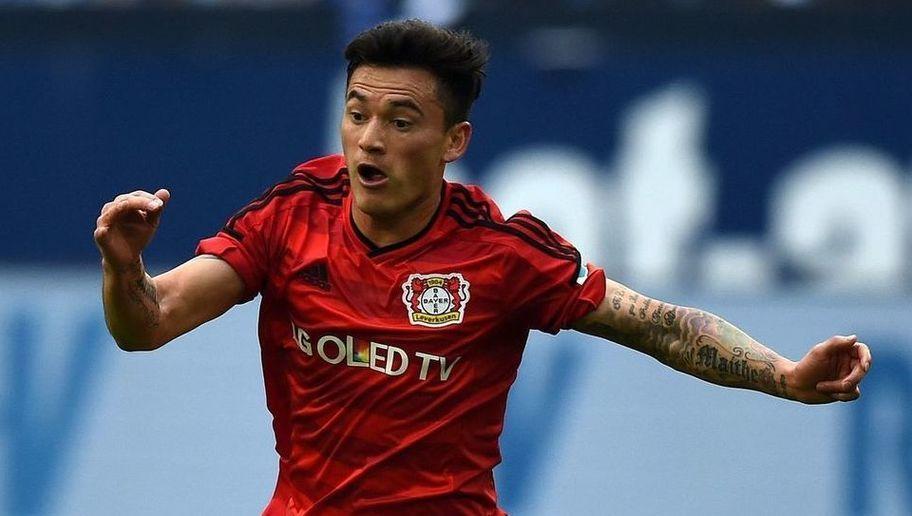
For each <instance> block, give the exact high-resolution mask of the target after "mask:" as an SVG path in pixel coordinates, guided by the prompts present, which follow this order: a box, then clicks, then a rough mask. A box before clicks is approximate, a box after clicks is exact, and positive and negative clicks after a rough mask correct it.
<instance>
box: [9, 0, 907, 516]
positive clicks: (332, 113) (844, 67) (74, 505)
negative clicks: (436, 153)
mask: <svg viewBox="0 0 912 516" xmlns="http://www.w3.org/2000/svg"><path fill="white" fill-rule="evenodd" d="M330 15H331V14H330V13H322V14H319V16H315V15H304V14H301V13H297V14H295V13H292V14H290V15H287V16H284V17H282V16H278V15H275V14H270V13H265V12H256V13H235V14H234V15H232V14H230V13H229V14H219V15H218V16H212V15H209V14H202V15H201V14H199V13H197V14H192V15H187V16H175V15H173V14H169V13H168V12H151V13H144V14H142V15H137V14H131V13H128V12H121V13H113V14H112V13H107V14H102V15H98V14H97V13H96V15H93V16H87V15H82V17H80V15H78V14H75V15H74V14H70V15H66V14H45V15H43V16H44V17H43V18H42V17H41V16H38V17H36V16H20V17H16V16H5V17H0V26H2V28H3V30H2V31H0V41H2V47H0V98H2V99H3V102H2V104H0V119H2V120H3V121H4V123H3V124H0V141H2V142H3V143H2V145H0V171H2V174H0V185H2V191H3V195H4V199H5V200H4V202H2V203H0V219H2V220H3V224H2V225H0V261H2V263H3V270H2V272H0V352H2V353H3V357H4V359H3V364H4V366H3V367H2V372H0V384H2V385H3V386H4V387H3V389H2V390H0V392H2V393H3V394H2V398H0V399H2V404H3V410H4V417H3V418H2V419H0V443H2V446H0V450H2V451H0V457H2V458H0V512H5V513H10V514H123V513H129V514H199V513H209V514H249V513H254V512H255V511H256V510H257V509H258V508H260V507H261V506H262V504H263V503H264V501H265V500H266V499H267V497H268V495H269V492H270V489H271V487H272V484H273V481H274V472H275V456H274V453H273V452H272V451H271V435H270V430H269V422H268V417H267V414H266V413H265V410H264V408H263V399H262V380H260V379H259V358H258V353H257V349H256V343H255V309H256V307H255V303H252V304H249V305H246V306H244V307H241V308H239V309H236V310H235V311H233V312H232V313H231V314H230V315H229V316H227V317H225V318H223V319H221V320H219V321H218V322H216V323H213V324H209V325H207V326H206V327H204V328H201V329H200V330H199V331H197V332H195V333H193V334H191V335H189V336H187V337H185V338H183V339H181V340H180V341H178V342H175V343H174V344H172V345H170V346H169V347H168V348H166V349H165V350H162V351H161V352H158V353H155V354H152V355H126V354H123V353H120V352H118V351H117V350H116V349H115V348H114V346H113V344H112V343H111V342H110V338H109V337H108V336H107V335H106V334H105V332H104V325H103V321H102V318H101V308H100V302H99V299H98V298H99V296H98V272H97V256H96V251H95V250H94V247H93V245H92V242H91V238H90V235H91V230H92V227H93V222H94V219H95V217H96V213H97V210H98V209H99V207H100V206H101V204H103V203H104V202H105V201H106V200H108V199H109V198H110V197H112V196H114V195H115V194H117V193H119V192H124V191H132V190H134V189H137V188H144V189H154V188H156V187H159V186H166V187H168V188H170V189H171V191H172V193H173V196H174V197H173V202H172V204H171V205H170V206H169V208H168V211H167V213H166V216H165V219H164V222H163V225H162V228H161V231H160V233H159V235H158V236H157V237H156V239H155V241H154V242H153V244H152V247H151V248H150V249H149V252H148V254H147V259H148V262H149V263H150V264H151V265H152V267H153V268H155V269H157V270H163V269H165V268H167V267H169V266H171V265H174V264H176V263H178V262H180V261H182V260H184V259H186V258H188V257H189V256H190V255H191V253H192V250H193V248H194V246H195V242H196V240H197V239H198V238H200V237H201V236H205V235H208V234H210V233H212V232H214V231H215V230H217V229H218V227H219V226H220V225H221V224H222V222H223V221H224V220H225V219H226V218H227V217H228V216H229V215H230V214H231V213H232V211H233V210H234V209H236V208H237V207H239V206H242V205H243V204H244V203H245V202H246V201H247V200H249V199H251V198H253V197H255V196H256V195H258V193H259V192H260V191H261V190H262V189H264V188H266V187H267V186H268V185H269V184H271V183H272V182H275V181H277V180H279V179H281V178H282V177H283V176H284V175H285V174H286V173H287V172H288V170H290V168H291V167H292V166H294V165H295V164H296V163H298V162H300V161H303V160H305V159H307V158H309V157H311V156H314V155H318V154H320V153H323V152H329V151H333V150H335V145H336V143H335V139H336V135H335V129H334V126H335V124H336V122H337V118H336V117H337V116H338V107H339V105H340V104H339V100H338V97H339V89H340V87H341V86H340V84H341V81H342V66H341V60H340V56H339V54H340V46H341V41H339V38H337V37H336V35H335V33H334V31H333V30H331V28H330V27H331V24H330V23H319V22H318V21H314V20H320V19H321V18H320V17H321V16H323V17H324V18H322V19H326V18H325V17H328V16H330ZM872 20H873V21H872ZM872 20H867V22H870V23H868V24H867V25H866V23H865V20H862V21H861V22H858V23H854V24H853V23H851V22H850V21H847V20H842V21H841V22H840V20H839V19H836V20H835V21H833V20H829V21H830V23H829V24H824V23H823V22H821V21H820V20H817V19H811V18H808V19H805V18H802V17H801V16H792V17H791V18H788V19H786V20H785V21H786V22H788V23H783V20H781V19H774V18H772V19H771V18H766V19H764V20H759V21H756V22H752V23H750V24H744V23H743V22H738V20H733V19H728V20H725V19H721V20H720V19H708V20H702V21H701V20H694V19H690V18H687V17H681V16H679V17H675V16H669V17H664V18H663V19H662V22H661V23H657V22H656V20H655V19H654V18H652V17H650V15H648V14H641V15H639V17H637V16H631V15H628V16H627V18H625V19H622V20H620V21H618V20H605V19H602V20H599V19H587V20H575V22H574V21H573V20H570V21H562V23H559V24H552V25H547V24H540V23H538V22H537V21H536V20H534V19H529V20H525V19H523V20H518V21H515V23H514V26H515V31H511V33H510V34H504V32H503V31H498V30H495V29H496V27H497V26H498V25H497V23H498V22H497V21H496V20H494V21H492V20H491V19H489V18H478V19H473V20H469V22H470V24H473V25H474V26H475V27H476V28H477V30H478V31H479V32H480V33H481V34H483V35H484V36H486V37H488V38H489V39H491V40H492V43H493V49H494V57H493V61H492V64H491V67H490V71H489V80H488V83H487V85H486V88H485V91H484V94H483V96H482V98H481V100H480V101H479V103H478V105H477V108H476V110H475V113H474V117H473V120H474V122H475V126H476V133H475V137H474V141H473V144H472V147H471V150H470V152H469V154H468V156H467V157H466V159H465V160H464V161H463V162H462V163H460V164H459V165H458V166H457V167H454V168H453V170H452V174H451V175H452V177H453V178H455V179H461V180H466V181H470V182H479V183H481V184H484V185H485V186H486V187H487V188H489V189H490V190H491V191H492V192H493V193H494V194H495V196H496V197H497V198H498V199H499V200H500V201H501V203H502V205H503V207H504V209H505V210H504V211H506V212H510V211H513V210H515V209H517V208H519V207H527V208H531V209H532V210H533V212H534V213H535V214H536V215H539V216H540V217H542V218H544V219H546V220H548V221H550V222H552V224H553V225H554V226H555V227H556V228H557V229H558V230H559V231H561V232H562V233H564V234H565V235H567V236H568V237H570V238H571V239H572V240H574V241H575V242H577V243H578V244H579V246H580V247H581V248H582V250H583V251H584V252H585V254H586V255H587V256H588V257H590V258H591V259H593V260H594V261H597V262H599V263H602V264H604V265H605V266H606V267H607V268H608V270H609V273H610V274H612V275H613V276H614V277H616V278H618V279H621V280H624V281H627V282H629V283H631V284H632V285H633V286H634V287H636V288H639V289H641V290H644V291H647V292H650V293H653V294H655V295H656V296H661V297H664V298H667V299H669V300H672V301H675V302H679V303H683V304H690V305H698V306H705V307H707V308H710V309H712V310H714V311H716V312H717V313H720V314H722V315H724V316H725V317H726V318H728V319H730V320H732V321H733V322H736V323H737V324H739V325H740V326H742V327H743V328H744V329H746V330H747V331H749V332H750V333H752V334H754V335H755V336H757V337H758V338H759V339H761V340H762V341H764V342H767V343H769V344H771V345H772V346H773V347H775V348H777V349H779V350H780V351H782V352H783V353H785V354H787V355H789V356H791V357H793V358H798V356H799V355H800V354H801V353H802V352H803V351H804V350H805V349H806V348H807V347H808V346H810V345H811V344H813V343H814V342H816V341H818V340H821V339H823V338H825V337H826V336H828V335H829V334H830V333H834V332H858V333H859V334H860V335H862V336H863V337H864V338H865V339H866V340H867V341H868V342H869V343H870V344H871V347H872V349H873V350H874V353H875V357H876V360H875V367H874V370H873V371H872V373H871V376H870V379H869V380H868V381H867V383H866V386H865V391H866V392H865V398H864V400H863V401H861V402H859V403H856V404H853V405H845V406H828V407H817V408H808V407H803V406H797V405H793V404H788V403H782V402H778V401H776V400H771V399H767V398H764V397H762V396H758V395H755V394H753V393H743V392H735V391H722V390H719V389H718V388H715V387H712V386H708V385H705V384H702V383H700V382H697V381H693V380H691V379H688V378H684V377H680V375H676V374H675V373H673V372H670V371H667V370H664V369H663V368H661V366H658V365H657V364H654V363H653V362H652V361H651V360H649V359H647V358H645V357H641V356H635V355H634V354H633V353H630V352H627V351H625V350H622V349H619V348H617V347H614V346H611V345H608V344H605V343H600V342H596V341H594V340H592V339H588V338H582V337H579V336H574V335H561V336H558V337H557V338H556V339H552V338H549V337H545V336H542V335H536V336H534V337H533V339H532V341H531V342H530V344H529V347H528V350H527V355H526V358H525V360H524V364H523V368H522V370H521V374H520V379H519V381H518V383H517V385H516V388H515V391H514V393H513V394H512V395H511V403H510V408H509V411H508V416H507V430H506V432H505V435H504V437H503V439H502V444H503V450H504V456H505V463H504V465H503V466H502V467H500V468H499V469H498V471H497V475H498V481H499V484H500V491H501V497H502V500H503V504H504V506H505V507H506V508H507V509H508V510H511V512H515V513H517V514H560V513H574V514H586V513H590V514H595V513H600V512H601V511H602V510H603V509H604V507H606V506H608V507H611V508H612V512H614V513H618V514H659V513H667V509H668V507H675V511H674V512H675V513H676V514H728V513H730V512H731V511H732V510H733V508H737V510H738V511H739V512H742V513H746V514H809V515H812V514H819V515H824V514H826V515H829V514H901V513H909V512H910V511H912V488H910V487H909V486H910V485H912V443H910V437H909V436H910V435H912V432H910V428H912V426H910V421H909V418H910V415H912V414H910V407H912V353H910V352H909V346H910V344H912V342H910V337H909V335H912V317H910V313H912V312H910V308H912V302H910V295H909V294H910V282H909V279H910V277H912V270H910V263H912V260H910V259H909V253H910V251H912V246H910V235H912V232H910V223H912V213H910V211H909V208H908V206H909V205H910V202H909V201H910V200H912V186H910V184H912V183H910V181H909V179H910V170H909V168H910V158H912V131H910V127H912V103H910V100H909V98H908V85H909V84H910V79H912V51H910V45H909V39H908V37H907V36H903V33H902V31H897V30H893V29H892V27H894V25H893V24H891V23H888V22H886V21H884V20H883V19H872ZM901 21H902V20H900V22H901ZM571 22H574V23H571ZM735 22H738V23H741V25H740V26H737V23H735ZM875 22H876V23H875ZM900 22H896V21H894V22H893V23H894V24H897V25H901V23H900ZM733 23H734V25H736V27H735V28H734V29H733V28H731V26H732V24H733ZM824 25H826V26H824ZM906 26H907V25H906ZM568 207H572V209H568Z"/></svg>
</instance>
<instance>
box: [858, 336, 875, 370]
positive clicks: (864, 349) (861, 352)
mask: <svg viewBox="0 0 912 516" xmlns="http://www.w3.org/2000/svg"><path fill="white" fill-rule="evenodd" d="M855 349H856V353H857V354H856V356H857V357H858V361H859V362H861V365H862V367H863V368H864V372H865V373H867V372H868V371H870V370H871V363H872V362H873V360H874V358H873V357H872V356H871V350H870V349H868V345H867V344H865V343H863V342H859V343H858V344H856V345H855Z"/></svg>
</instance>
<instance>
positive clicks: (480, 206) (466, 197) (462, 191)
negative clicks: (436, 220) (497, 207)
mask: <svg viewBox="0 0 912 516" xmlns="http://www.w3.org/2000/svg"><path fill="white" fill-rule="evenodd" d="M451 184H452V185H453V194H454V195H453V196H452V198H453V200H456V199H459V200H461V201H462V202H463V206H465V207H468V206H469V205H471V206H472V207H473V208H475V209H476V210H480V211H482V212H483V213H484V214H485V215H486V216H487V218H489V219H490V218H492V217H491V208H490V207H489V206H488V205H487V204H485V203H483V202H480V201H476V200H475V199H472V196H471V194H469V190H468V189H467V188H466V187H465V186H463V185H460V184H458V183H451ZM456 195H459V197H456Z"/></svg>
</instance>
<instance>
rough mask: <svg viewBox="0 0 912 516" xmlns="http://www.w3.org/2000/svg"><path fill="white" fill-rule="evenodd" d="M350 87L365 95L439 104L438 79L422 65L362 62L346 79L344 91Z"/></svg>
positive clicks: (350, 89) (349, 89) (349, 90)
mask: <svg viewBox="0 0 912 516" xmlns="http://www.w3.org/2000/svg"><path fill="white" fill-rule="evenodd" d="M353 90H357V91H358V92H359V93H362V94H367V95H366V96H367V97H368V98H371V97H383V96H387V95H403V96H407V97H411V98H412V99H414V100H416V101H418V102H420V103H428V102H431V103H436V104H439V103H440V102H439V100H438V98H437V78H436V77H435V76H434V74H432V73H431V72H429V71H427V70H425V69H422V68H408V67H392V66H374V65H361V66H359V67H358V68H356V69H355V71H354V72H352V75H351V77H350V78H349V80H348V88H347V91H348V92H351V91H353Z"/></svg>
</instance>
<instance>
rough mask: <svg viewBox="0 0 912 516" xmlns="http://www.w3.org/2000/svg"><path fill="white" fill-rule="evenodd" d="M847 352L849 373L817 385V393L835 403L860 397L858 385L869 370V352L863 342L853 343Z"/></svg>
mask: <svg viewBox="0 0 912 516" xmlns="http://www.w3.org/2000/svg"><path fill="white" fill-rule="evenodd" d="M848 352H849V354H850V356H849V357H848V358H846V359H847V360H849V361H850V364H851V369H850V370H849V372H848V373H847V374H845V375H844V376H843V377H842V378H839V379H836V380H829V381H823V382H819V383H817V386H816V387H817V392H819V393H821V394H826V395H828V396H830V397H831V398H832V399H833V400H836V401H852V400H856V399H858V398H859V397H860V396H861V390H860V389H859V384H860V383H861V381H862V379H864V377H865V375H866V374H867V373H868V371H869V370H870V369H871V360H872V359H871V350H870V349H869V348H868V346H867V345H866V344H864V343H863V342H855V343H854V344H853V345H852V347H851V348H850V349H849V350H848Z"/></svg>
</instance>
